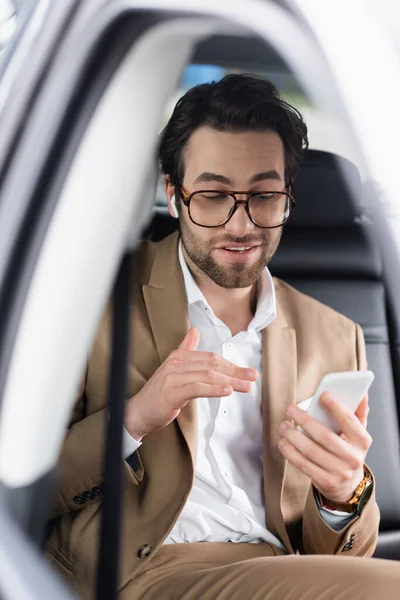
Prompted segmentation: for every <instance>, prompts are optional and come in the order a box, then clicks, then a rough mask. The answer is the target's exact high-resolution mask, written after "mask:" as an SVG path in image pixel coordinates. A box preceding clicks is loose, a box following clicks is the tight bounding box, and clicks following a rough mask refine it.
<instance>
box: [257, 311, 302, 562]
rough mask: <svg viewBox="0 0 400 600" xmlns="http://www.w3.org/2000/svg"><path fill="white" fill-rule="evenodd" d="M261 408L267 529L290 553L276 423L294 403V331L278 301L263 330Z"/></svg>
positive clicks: (295, 360) (277, 425) (282, 472)
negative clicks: (289, 325)
mask: <svg viewBox="0 0 400 600" xmlns="http://www.w3.org/2000/svg"><path fill="white" fill-rule="evenodd" d="M262 346H263V351H262V377H263V384H262V410H263V463H264V490H265V514H266V524H267V527H268V529H269V530H270V531H271V532H272V533H274V535H277V536H278V537H279V538H280V539H281V540H282V542H283V544H284V546H285V547H286V548H287V550H289V551H290V552H292V551H293V548H292V545H291V542H290V539H289V535H288V532H287V530H286V527H285V523H284V518H283V514H282V495H283V484H284V477H285V471H286V463H287V461H286V459H285V458H284V457H283V456H282V454H281V452H280V450H279V448H278V446H277V442H278V440H279V437H280V434H279V425H280V423H281V422H282V421H284V420H285V413H286V409H287V407H288V406H289V404H290V403H294V402H295V391H296V378H297V368H296V365H297V355H296V332H295V330H294V329H292V328H290V327H288V325H287V322H286V319H285V316H284V314H283V312H282V308H281V307H280V305H279V303H278V304H277V317H276V319H275V321H274V322H273V323H271V325H269V326H268V327H267V328H266V329H264V330H263V340H262Z"/></svg>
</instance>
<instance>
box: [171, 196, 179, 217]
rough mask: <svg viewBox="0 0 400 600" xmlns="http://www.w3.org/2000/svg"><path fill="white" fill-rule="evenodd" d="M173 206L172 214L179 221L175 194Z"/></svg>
mask: <svg viewBox="0 0 400 600" xmlns="http://www.w3.org/2000/svg"><path fill="white" fill-rule="evenodd" d="M171 206H172V212H173V213H174V217H175V219H178V217H179V215H178V209H177V208H176V200H175V194H174V195H173V196H172V198H171Z"/></svg>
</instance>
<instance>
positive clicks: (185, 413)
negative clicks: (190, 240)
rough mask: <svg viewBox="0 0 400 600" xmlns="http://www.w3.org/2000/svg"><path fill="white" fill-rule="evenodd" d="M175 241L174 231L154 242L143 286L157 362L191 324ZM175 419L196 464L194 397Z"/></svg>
mask: <svg viewBox="0 0 400 600" xmlns="http://www.w3.org/2000/svg"><path fill="white" fill-rule="evenodd" d="M178 240H179V237H178V234H173V235H172V236H169V237H168V238H166V239H165V240H164V241H163V242H161V243H160V244H158V245H157V246H158V248H157V251H156V255H155V259H154V263H153V268H152V271H151V274H150V278H149V283H148V284H147V285H143V287H142V291H143V298H144V302H145V305H146V310H147V314H148V316H149V321H150V326H151V329H152V332H153V336H154V340H155V344H156V347H157V352H158V355H159V359H160V363H163V362H164V361H165V360H166V359H167V358H168V356H169V354H170V353H171V352H172V351H173V350H176V349H177V348H178V346H179V344H180V343H181V342H182V340H183V338H184V337H185V335H186V333H187V331H188V330H189V327H190V324H189V316H188V308H187V298H186V293H185V286H184V281H183V275H182V270H181V268H180V264H179V258H178ZM177 421H178V425H179V428H180V430H181V432H182V434H183V436H184V438H185V440H186V443H187V445H188V446H189V450H190V453H191V456H192V462H193V465H195V457H196V448H197V436H196V433H197V423H196V402H195V400H193V401H191V402H189V403H188V404H187V405H186V406H185V407H184V408H183V409H182V410H181V412H180V414H179V416H178V419H177Z"/></svg>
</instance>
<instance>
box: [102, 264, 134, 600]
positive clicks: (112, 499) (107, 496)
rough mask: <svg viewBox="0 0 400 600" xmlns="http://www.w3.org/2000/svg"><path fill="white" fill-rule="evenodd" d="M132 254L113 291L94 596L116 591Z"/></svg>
mask: <svg viewBox="0 0 400 600" xmlns="http://www.w3.org/2000/svg"><path fill="white" fill-rule="evenodd" d="M131 258H132V255H130V254H125V256H124V257H123V259H122V261H121V265H120V269H119V272H118V275H117V279H116V282H115V286H114V292H113V311H112V354H111V361H110V373H109V384H108V410H109V422H108V426H107V439H106V444H105V453H104V467H103V473H104V478H103V494H102V498H103V501H102V515H101V526H100V545H99V553H98V568H97V593H96V598H97V600H114V599H116V598H117V594H118V581H119V562H120V561H119V558H120V557H119V554H120V552H119V550H120V537H121V535H120V534H121V506H122V485H123V481H122V427H123V422H124V410H125V399H126V393H127V361H128V353H129V330H130V327H129V313H130V303H131V299H130V281H131V279H132V260H131Z"/></svg>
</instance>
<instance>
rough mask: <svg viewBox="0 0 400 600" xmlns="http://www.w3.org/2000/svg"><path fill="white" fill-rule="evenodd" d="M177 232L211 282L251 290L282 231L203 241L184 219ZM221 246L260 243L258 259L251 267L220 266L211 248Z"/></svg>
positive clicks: (231, 287)
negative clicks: (223, 244) (249, 288)
mask: <svg viewBox="0 0 400 600" xmlns="http://www.w3.org/2000/svg"><path fill="white" fill-rule="evenodd" d="M180 229H181V238H182V244H183V246H184V248H185V250H186V253H187V255H188V256H189V258H190V259H191V261H192V262H193V263H194V264H195V265H196V267H197V268H198V269H200V270H201V271H202V272H203V273H204V274H205V275H207V276H208V277H209V278H210V279H211V280H212V281H214V283H216V284H217V285H219V286H221V287H223V288H229V289H233V288H246V287H251V286H252V285H253V284H254V283H256V282H257V281H258V280H259V278H260V277H261V274H262V272H263V270H264V269H265V267H266V266H267V265H268V264H269V262H270V261H271V259H272V257H273V256H274V254H275V252H276V250H277V248H278V245H279V242H280V239H281V236H282V228H281V229H280V230H279V233H275V235H274V234H273V233H271V232H276V230H274V229H273V230H271V231H268V230H263V231H262V232H261V234H258V235H257V236H256V235H251V234H249V235H244V236H242V237H240V238H237V237H233V236H231V235H224V236H221V237H217V236H216V237H215V238H212V239H210V240H209V241H208V242H204V241H202V240H199V239H197V238H196V236H195V235H194V234H193V232H192V231H191V230H190V229H189V227H188V226H187V224H186V223H185V222H184V221H183V219H181V222H180ZM221 243H226V245H227V246H229V243H237V244H249V246H250V245H254V244H261V246H262V251H261V254H260V256H259V258H258V259H257V260H256V261H255V262H254V263H252V264H250V265H249V264H246V263H236V264H235V263H234V264H225V265H221V264H218V263H217V262H216V260H215V259H214V258H213V256H212V249H213V248H215V246H216V245H217V244H218V245H220V244H221Z"/></svg>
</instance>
